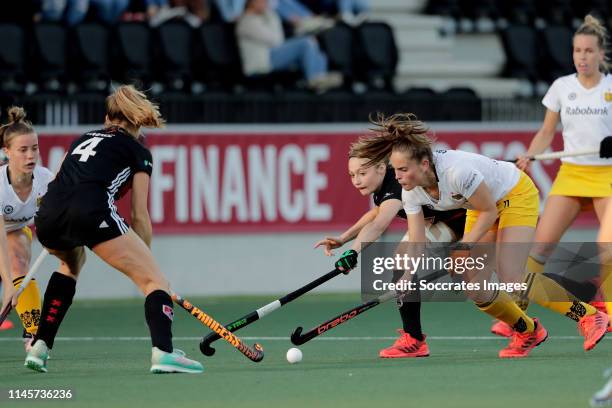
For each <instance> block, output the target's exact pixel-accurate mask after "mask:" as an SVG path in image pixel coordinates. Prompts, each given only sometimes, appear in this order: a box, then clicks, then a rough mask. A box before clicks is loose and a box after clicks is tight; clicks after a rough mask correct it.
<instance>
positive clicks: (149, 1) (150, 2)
mask: <svg viewBox="0 0 612 408" xmlns="http://www.w3.org/2000/svg"><path fill="white" fill-rule="evenodd" d="M151 6H155V7H169V6H170V3H169V2H168V0H145V8H149V7H151Z"/></svg>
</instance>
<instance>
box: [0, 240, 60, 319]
mask: <svg viewBox="0 0 612 408" xmlns="http://www.w3.org/2000/svg"><path fill="white" fill-rule="evenodd" d="M48 254H49V251H47V248H43V250H42V251H41V252H40V255H38V258H36V261H34V263H33V264H32V267H31V268H30V270H29V271H28V273H27V275H26V276H25V277H24V278H23V281H21V284H20V285H19V287H18V288H17V291H16V292H15V294H16V295H17V299H19V295H21V293H22V292H23V291H24V290H25V288H26V286H28V283H30V281H31V280H32V278H34V275H36V272H37V271H38V268H40V265H41V264H42V262H43V261H44V259H45V257H46V256H47V255H48ZM8 284H10V282H9V283H8ZM12 309H13V305H12V304H10V303H9V304H8V305H6V307H5V309H4V310H3V311H2V313H0V324H2V323H3V322H4V321H5V320H6V318H7V316H8V315H9V313H10V312H11V310H12Z"/></svg>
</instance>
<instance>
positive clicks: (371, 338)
mask: <svg viewBox="0 0 612 408" xmlns="http://www.w3.org/2000/svg"><path fill="white" fill-rule="evenodd" d="M241 338H242V339H243V340H249V341H252V340H265V341H289V340H290V339H289V337H278V336H269V337H265V336H261V337H259V336H258V337H241ZM396 338H397V337H374V336H365V337H348V336H347V337H319V338H315V339H313V340H312V341H376V340H395V339H396ZM172 339H173V340H178V341H193V340H198V341H199V340H201V339H202V338H201V337H173V338H172ZM549 339H552V340H582V339H583V337H582V336H549ZM611 339H612V336H610V337H605V338H604V340H611ZM55 340H56V341H150V340H151V338H150V337H103V336H101V337H58V338H56V339H55ZM427 340H440V341H449V340H450V341H490V340H504V339H503V338H502V337H498V336H431V337H430V336H427ZM11 341H22V338H21V337H0V342H11Z"/></svg>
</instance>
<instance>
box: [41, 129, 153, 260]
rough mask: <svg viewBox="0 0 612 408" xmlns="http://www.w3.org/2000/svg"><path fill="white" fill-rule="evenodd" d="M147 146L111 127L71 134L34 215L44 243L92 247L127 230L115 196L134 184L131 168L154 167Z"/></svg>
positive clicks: (57, 246)
mask: <svg viewBox="0 0 612 408" xmlns="http://www.w3.org/2000/svg"><path fill="white" fill-rule="evenodd" d="M152 166H153V163H152V158H151V152H150V151H149V150H148V149H147V148H146V147H144V146H143V145H141V144H140V143H139V142H138V141H137V140H136V139H134V138H133V137H132V136H130V135H129V134H127V133H126V132H125V131H124V130H122V129H120V128H117V127H112V128H108V129H103V130H96V131H93V132H88V133H85V134H84V135H83V136H81V137H79V138H78V139H77V140H75V141H74V142H73V143H72V144H71V146H70V149H69V150H68V153H67V154H66V158H65V159H64V162H63V163H62V167H61V168H60V171H59V173H58V174H57V177H56V178H55V180H54V181H52V182H51V183H50V184H49V188H48V191H47V194H46V195H45V196H44V197H43V199H42V202H41V205H40V209H39V211H38V215H37V217H36V219H35V222H36V230H37V233H38V238H39V240H40V242H41V243H42V244H43V245H44V246H45V247H47V248H51V249H59V250H67V249H71V248H75V247H79V246H83V245H85V246H88V247H89V248H93V247H94V246H96V245H97V244H99V243H102V242H106V241H109V240H111V239H113V238H116V237H118V236H120V235H123V234H125V233H126V232H128V230H129V226H128V224H127V222H126V221H125V219H124V218H123V217H122V216H121V215H120V214H119V213H118V211H117V207H116V205H115V200H117V199H119V198H121V196H123V195H124V194H125V193H126V192H127V191H128V190H129V189H130V188H131V186H132V180H133V177H134V174H136V173H139V172H145V173H147V174H148V175H149V176H150V175H151V171H152Z"/></svg>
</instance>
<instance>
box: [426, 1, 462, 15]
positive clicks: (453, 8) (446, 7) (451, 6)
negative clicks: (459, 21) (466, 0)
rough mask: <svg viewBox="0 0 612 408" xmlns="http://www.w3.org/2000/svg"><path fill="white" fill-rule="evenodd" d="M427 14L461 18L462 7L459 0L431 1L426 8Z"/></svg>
mask: <svg viewBox="0 0 612 408" xmlns="http://www.w3.org/2000/svg"><path fill="white" fill-rule="evenodd" d="M425 13H427V14H434V15H441V16H445V17H453V18H459V16H460V15H461V7H460V5H459V0H429V1H428V2H427V5H426V6H425Z"/></svg>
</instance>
